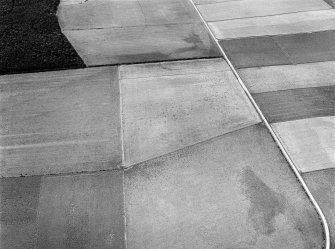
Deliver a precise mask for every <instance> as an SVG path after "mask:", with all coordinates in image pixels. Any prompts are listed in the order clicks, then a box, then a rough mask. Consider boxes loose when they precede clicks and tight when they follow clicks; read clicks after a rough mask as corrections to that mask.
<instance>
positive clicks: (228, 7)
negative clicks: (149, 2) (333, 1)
mask: <svg viewBox="0 0 335 249" xmlns="http://www.w3.org/2000/svg"><path fill="white" fill-rule="evenodd" d="M330 8H331V6H329V5H328V4H327V3H325V2H324V1H323V0H275V1H271V2H270V1H268V0H253V1H250V0H241V1H230V2H221V3H213V4H208V5H206V4H204V5H198V9H199V11H200V12H201V14H202V15H203V17H204V18H205V20H206V21H208V22H211V21H220V20H230V19H238V18H250V17H256V16H270V15H280V14H287V13H294V12H302V11H310V10H324V9H330Z"/></svg>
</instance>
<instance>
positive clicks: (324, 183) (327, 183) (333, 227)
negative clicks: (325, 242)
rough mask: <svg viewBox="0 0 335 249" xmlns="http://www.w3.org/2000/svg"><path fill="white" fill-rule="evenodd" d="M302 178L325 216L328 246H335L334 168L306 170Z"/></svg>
mask: <svg viewBox="0 0 335 249" xmlns="http://www.w3.org/2000/svg"><path fill="white" fill-rule="evenodd" d="M303 178H304V180H305V181H306V183H307V185H308V188H309V189H310V191H311V192H312V194H313V196H314V198H315V199H316V201H317V202H318V204H319V205H320V207H321V209H322V211H323V213H324V214H325V216H326V220H327V222H328V226H329V230H330V248H331V249H332V248H335V185H334V182H335V169H325V170H319V171H314V172H308V173H305V174H303Z"/></svg>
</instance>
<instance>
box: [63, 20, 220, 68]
mask: <svg viewBox="0 0 335 249" xmlns="http://www.w3.org/2000/svg"><path fill="white" fill-rule="evenodd" d="M64 34H65V35H66V36H67V38H68V39H69V40H70V42H71V44H72V45H73V47H74V48H75V49H76V50H77V52H78V54H79V55H80V56H81V58H83V60H84V62H85V64H86V65H88V66H94V65H106V64H119V63H134V62H149V61H165V60H175V59H189V58H202V57H220V52H219V50H218V48H217V47H216V44H215V43H214V41H213V40H212V38H211V37H210V35H209V34H208V32H207V30H206V28H205V27H204V25H203V24H172V25H156V26H142V27H126V28H110V29H92V30H68V31H64Z"/></svg>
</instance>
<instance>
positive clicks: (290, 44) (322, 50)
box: [273, 30, 335, 63]
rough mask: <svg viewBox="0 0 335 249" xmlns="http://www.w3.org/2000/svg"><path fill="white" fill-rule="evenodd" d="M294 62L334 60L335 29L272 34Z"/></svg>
mask: <svg viewBox="0 0 335 249" xmlns="http://www.w3.org/2000/svg"><path fill="white" fill-rule="evenodd" d="M273 39H274V41H276V42H277V43H278V45H279V46H280V47H281V48H282V49H283V50H284V51H285V52H286V53H287V54H288V56H289V57H290V59H291V60H292V61H293V62H294V63H309V62H318V61H332V60H335V30H329V31H322V32H314V33H305V34H294V35H286V36H274V37H273Z"/></svg>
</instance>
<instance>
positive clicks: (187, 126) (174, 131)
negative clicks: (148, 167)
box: [120, 60, 260, 166]
mask: <svg viewBox="0 0 335 249" xmlns="http://www.w3.org/2000/svg"><path fill="white" fill-rule="evenodd" d="M200 63H203V67H202V68H203V70H201V69H200V68H199V70H198V72H197V73H191V74H190V73H189V71H190V67H192V64H191V63H189V62H185V63H182V62H179V63H178V64H179V65H180V66H179V67H180V68H179V69H174V68H171V67H169V66H168V67H165V63H161V64H156V65H155V64H150V66H149V65H147V66H142V65H139V66H138V67H139V68H140V69H138V71H142V70H143V69H144V68H143V67H145V70H147V71H148V72H147V73H146V74H147V75H153V74H154V73H155V72H156V69H157V66H158V65H159V66H161V69H160V70H162V69H163V68H164V69H165V70H166V71H168V73H169V74H171V70H174V71H175V72H176V74H175V75H169V76H152V77H141V76H142V75H143V73H142V74H139V76H138V78H134V74H131V75H130V77H132V78H127V76H123V77H124V78H123V79H121V81H120V84H121V91H122V110H123V114H122V118H123V129H124V131H123V132H124V134H123V140H124V152H125V165H126V166H129V165H132V164H134V163H138V162H142V161H145V160H148V159H150V158H153V157H157V156H160V155H163V154H166V153H169V152H171V151H175V150H177V149H180V148H183V147H185V146H189V145H193V144H195V143H198V142H201V141H204V140H207V139H210V138H212V137H215V136H219V135H222V134H224V133H227V132H231V131H234V130H237V129H240V128H243V127H246V126H249V125H252V124H255V123H258V122H260V119H259V117H258V115H257V113H256V111H255V110H254V108H253V107H252V105H251V103H250V102H249V100H248V99H247V97H246V95H245V94H244V92H243V90H242V88H241V87H240V86H239V84H238V82H237V80H236V78H235V76H234V75H233V73H232V72H231V71H226V70H224V69H223V70H221V71H212V72H208V68H207V67H206V65H208V61H200V60H199V61H198V62H196V64H198V65H199V64H200ZM212 63H213V64H215V63H218V64H219V65H222V68H225V67H226V63H225V62H224V61H223V60H221V62H219V61H218V60H214V61H213V62H212ZM167 65H171V64H167ZM131 67H132V71H133V72H134V71H137V70H134V67H136V66H131ZM213 67H215V66H213ZM121 71H123V70H121ZM161 73H162V72H161V71H158V74H161Z"/></svg>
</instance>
